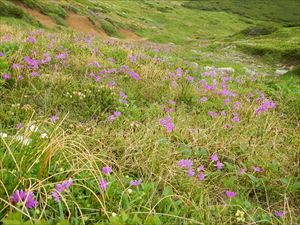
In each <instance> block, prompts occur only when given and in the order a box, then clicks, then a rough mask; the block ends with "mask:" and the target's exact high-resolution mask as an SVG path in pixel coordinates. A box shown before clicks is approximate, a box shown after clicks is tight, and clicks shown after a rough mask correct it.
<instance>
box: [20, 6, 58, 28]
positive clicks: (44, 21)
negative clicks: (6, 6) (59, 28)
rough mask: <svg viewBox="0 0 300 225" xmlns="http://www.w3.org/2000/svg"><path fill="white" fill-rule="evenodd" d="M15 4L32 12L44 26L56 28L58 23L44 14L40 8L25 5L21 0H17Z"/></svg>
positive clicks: (29, 12)
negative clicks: (18, 0) (19, 0)
mask: <svg viewBox="0 0 300 225" xmlns="http://www.w3.org/2000/svg"><path fill="white" fill-rule="evenodd" d="M15 4H16V5H17V6H18V7H19V8H21V9H22V10H23V11H25V12H27V13H28V14H30V15H31V16H33V17H34V18H35V19H36V20H38V21H39V22H40V23H41V24H43V25H44V26H46V27H49V28H55V26H56V24H55V23H54V21H53V20H52V19H51V17H49V16H46V15H44V14H42V13H41V12H39V11H38V10H35V9H30V8H28V7H26V6H24V5H23V4H21V3H20V2H15Z"/></svg>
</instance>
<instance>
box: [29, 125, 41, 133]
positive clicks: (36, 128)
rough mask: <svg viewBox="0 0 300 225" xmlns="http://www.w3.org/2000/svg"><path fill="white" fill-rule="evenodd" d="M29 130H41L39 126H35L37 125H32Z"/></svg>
mask: <svg viewBox="0 0 300 225" xmlns="http://www.w3.org/2000/svg"><path fill="white" fill-rule="evenodd" d="M29 130H30V131H31V132H37V131H38V130H39V128H38V127H37V126H35V125H31V126H30V127H29Z"/></svg>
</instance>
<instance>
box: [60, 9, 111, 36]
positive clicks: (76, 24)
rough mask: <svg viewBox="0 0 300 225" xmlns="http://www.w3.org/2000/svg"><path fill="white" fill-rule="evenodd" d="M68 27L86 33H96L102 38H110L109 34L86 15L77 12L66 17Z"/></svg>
mask: <svg viewBox="0 0 300 225" xmlns="http://www.w3.org/2000/svg"><path fill="white" fill-rule="evenodd" d="M66 22H67V25H68V27H70V28H72V29H73V30H75V31H78V32H83V33H86V34H95V35H97V36H100V37H101V38H108V35H107V34H106V33H105V32H104V31H103V30H101V29H98V28H96V27H95V26H94V24H92V22H91V21H90V20H89V19H88V18H87V17H84V16H80V15H78V14H75V13H70V14H69V16H68V17H67V19H66Z"/></svg>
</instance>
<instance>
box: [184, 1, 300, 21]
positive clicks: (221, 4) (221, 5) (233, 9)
mask: <svg viewBox="0 0 300 225" xmlns="http://www.w3.org/2000/svg"><path fill="white" fill-rule="evenodd" d="M183 6H185V7H188V8H192V9H199V10H209V11H221V12H229V13H234V14H238V15H240V16H243V17H246V18H251V19H253V20H262V21H271V22H278V23H282V24H284V25H287V26H299V25H300V14H299V9H300V2H299V1H295V0H284V1H282V0H273V1H261V0H248V1H239V0H201V1H194V0H190V1H187V2H185V3H184V4H183Z"/></svg>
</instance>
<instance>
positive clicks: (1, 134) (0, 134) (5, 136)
mask: <svg viewBox="0 0 300 225" xmlns="http://www.w3.org/2000/svg"><path fill="white" fill-rule="evenodd" d="M7 136H8V135H7V133H2V132H0V137H2V138H7Z"/></svg>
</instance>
